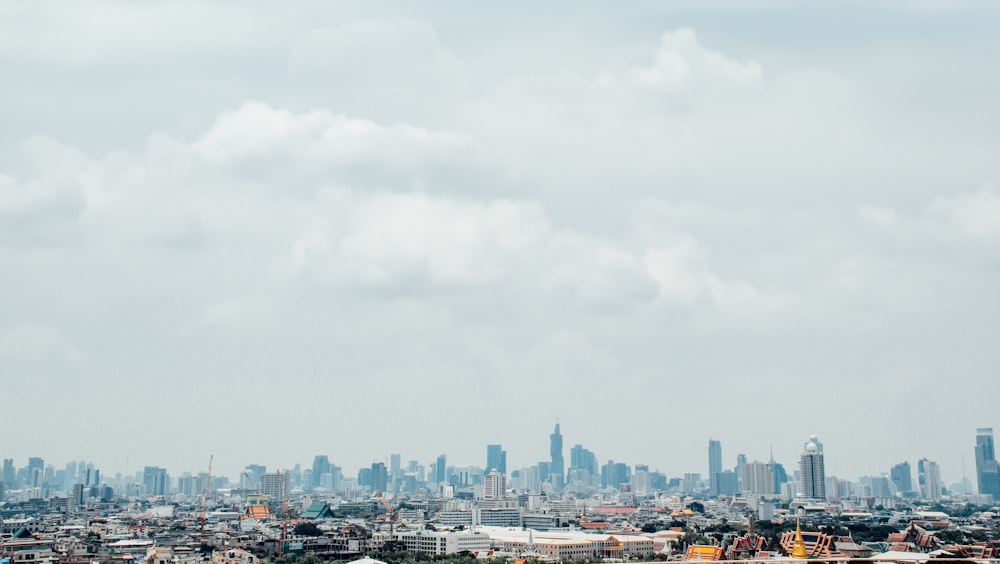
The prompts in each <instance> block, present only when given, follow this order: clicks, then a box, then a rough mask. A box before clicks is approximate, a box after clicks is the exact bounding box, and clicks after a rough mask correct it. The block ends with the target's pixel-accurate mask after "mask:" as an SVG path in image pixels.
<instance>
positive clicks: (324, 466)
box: [310, 454, 330, 488]
mask: <svg viewBox="0 0 1000 564" xmlns="http://www.w3.org/2000/svg"><path fill="white" fill-rule="evenodd" d="M329 472H330V457H329V456H327V455H325V454H317V455H316V456H315V457H314V458H313V467H312V484H310V485H311V486H312V487H314V488H316V487H319V486H320V485H321V484H322V483H323V475H324V474H327V473H329Z"/></svg>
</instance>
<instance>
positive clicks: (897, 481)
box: [889, 461, 913, 495]
mask: <svg viewBox="0 0 1000 564" xmlns="http://www.w3.org/2000/svg"><path fill="white" fill-rule="evenodd" d="M889 480H890V481H892V486H893V487H894V488H896V492H898V493H899V494H900V495H906V494H908V493H910V492H912V491H913V473H912V472H911V471H910V463H909V462H905V461H904V462H900V463H899V464H896V465H894V466H893V467H892V468H890V469H889Z"/></svg>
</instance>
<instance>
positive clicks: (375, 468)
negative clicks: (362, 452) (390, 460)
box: [372, 462, 389, 492]
mask: <svg viewBox="0 0 1000 564" xmlns="http://www.w3.org/2000/svg"><path fill="white" fill-rule="evenodd" d="M388 487H389V472H388V470H387V469H386V467H385V462H372V491H373V492H384V491H386V490H387V489H388Z"/></svg>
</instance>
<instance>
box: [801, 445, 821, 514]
mask: <svg viewBox="0 0 1000 564" xmlns="http://www.w3.org/2000/svg"><path fill="white" fill-rule="evenodd" d="M815 439H816V435H812V436H811V437H809V442H808V443H806V448H805V450H804V451H803V452H802V456H801V457H800V458H799V472H800V474H801V475H802V497H804V498H806V499H826V468H825V467H824V464H823V451H821V450H819V447H818V446H817V445H816V442H815Z"/></svg>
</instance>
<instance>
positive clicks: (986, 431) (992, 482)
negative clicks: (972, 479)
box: [976, 427, 1000, 500]
mask: <svg viewBox="0 0 1000 564" xmlns="http://www.w3.org/2000/svg"><path fill="white" fill-rule="evenodd" d="M976 479H977V480H978V485H979V493H980V494H981V495H992V496H993V499H995V500H1000V466H998V465H997V457H996V453H995V451H994V449H993V428H992V427H981V428H979V429H976Z"/></svg>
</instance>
